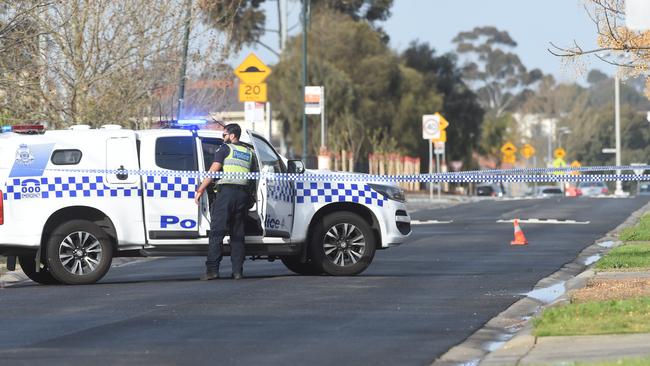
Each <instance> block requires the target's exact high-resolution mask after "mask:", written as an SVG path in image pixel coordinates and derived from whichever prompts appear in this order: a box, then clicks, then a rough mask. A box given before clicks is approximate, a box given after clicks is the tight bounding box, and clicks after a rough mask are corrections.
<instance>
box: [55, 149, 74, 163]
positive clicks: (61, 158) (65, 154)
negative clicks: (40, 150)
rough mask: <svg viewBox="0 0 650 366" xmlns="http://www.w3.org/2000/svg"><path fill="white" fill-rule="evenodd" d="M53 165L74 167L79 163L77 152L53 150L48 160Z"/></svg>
mask: <svg viewBox="0 0 650 366" xmlns="http://www.w3.org/2000/svg"><path fill="white" fill-rule="evenodd" d="M50 161H52V164H54V165H75V164H79V162H80V161H81V151H79V150H54V152H53V153H52V158H51V159H50Z"/></svg>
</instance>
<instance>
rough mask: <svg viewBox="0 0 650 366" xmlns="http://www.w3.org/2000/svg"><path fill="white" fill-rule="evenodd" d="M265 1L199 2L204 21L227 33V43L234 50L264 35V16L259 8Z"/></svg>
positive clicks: (217, 0) (208, 0) (254, 41)
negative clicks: (228, 35)
mask: <svg viewBox="0 0 650 366" xmlns="http://www.w3.org/2000/svg"><path fill="white" fill-rule="evenodd" d="M264 1H265V0H200V1H199V8H200V9H201V10H202V11H203V13H204V17H205V18H204V20H205V22H206V23H208V24H210V25H211V26H213V27H215V28H217V29H219V30H223V31H228V33H229V34H230V37H229V43H230V44H232V45H233V46H234V47H235V48H236V49H240V48H241V47H242V46H243V45H246V44H253V43H256V42H259V41H260V38H261V37H262V36H263V35H264V32H265V30H264V27H265V25H266V15H265V14H264V10H262V9H260V6H261V5H262V4H263V3H264Z"/></svg>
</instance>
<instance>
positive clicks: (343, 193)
mask: <svg viewBox="0 0 650 366" xmlns="http://www.w3.org/2000/svg"><path fill="white" fill-rule="evenodd" d="M329 202H355V203H364V204H366V205H377V206H379V207H383V206H384V202H386V199H385V198H384V196H383V195H381V194H379V193H377V192H376V191H374V190H372V189H371V188H370V187H369V186H368V185H367V184H357V183H325V182H296V203H329Z"/></svg>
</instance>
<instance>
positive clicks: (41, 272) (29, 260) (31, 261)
mask: <svg viewBox="0 0 650 366" xmlns="http://www.w3.org/2000/svg"><path fill="white" fill-rule="evenodd" d="M18 263H19V264H20V268H21V269H22V270H23V272H24V273H25V275H26V276H27V277H28V278H29V279H30V280H32V281H34V282H36V283H40V284H41V285H59V284H61V282H59V281H58V280H57V279H56V278H54V277H53V276H52V274H51V273H50V270H49V268H47V264H46V263H44V262H41V265H40V268H39V269H38V272H36V258H34V256H31V255H21V256H19V257H18Z"/></svg>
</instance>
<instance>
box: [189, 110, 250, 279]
mask: <svg viewBox="0 0 650 366" xmlns="http://www.w3.org/2000/svg"><path fill="white" fill-rule="evenodd" d="M240 136H241V127H239V125H237V124H236V123H231V124H228V125H226V127H225V131H224V133H223V141H224V144H223V145H222V146H221V147H220V148H219V150H217V151H216V153H215V155H214V162H213V163H212V166H210V169H209V171H210V172H218V171H223V172H224V173H249V172H250V171H251V167H252V164H253V151H252V150H251V149H249V148H248V147H246V146H245V145H244V144H242V143H241V142H239V138H240ZM211 182H212V178H210V177H208V178H206V179H204V180H203V182H202V183H201V185H200V186H199V188H198V189H197V191H196V195H195V198H194V201H195V202H196V203H197V204H199V200H200V198H201V196H202V195H203V193H204V192H205V190H206V188H207V187H208V186H209V185H210V183H211ZM248 186H249V180H248V179H235V178H230V177H224V178H221V179H219V180H218V181H217V191H218V192H219V193H217V196H216V199H215V201H214V203H213V204H212V209H211V211H210V216H211V223H210V239H209V246H208V258H207V260H206V262H205V266H206V272H205V274H204V275H203V276H201V280H213V279H217V278H219V264H220V263H221V259H222V258H223V255H222V244H223V238H224V237H225V236H226V231H228V232H229V233H230V249H231V253H230V260H231V262H232V278H234V279H236V280H238V279H241V278H242V269H243V265H244V217H245V215H246V211H247V209H248V199H249V192H248V190H249V188H248Z"/></svg>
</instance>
